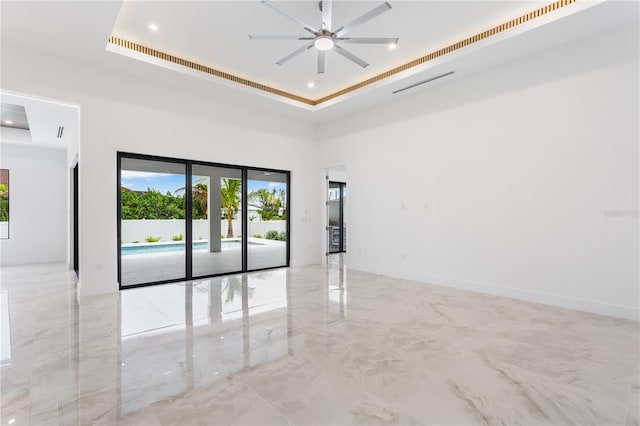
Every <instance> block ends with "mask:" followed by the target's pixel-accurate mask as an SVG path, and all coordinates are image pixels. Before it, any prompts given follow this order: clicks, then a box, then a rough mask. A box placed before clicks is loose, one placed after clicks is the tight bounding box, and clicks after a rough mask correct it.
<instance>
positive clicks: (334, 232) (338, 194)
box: [327, 181, 347, 254]
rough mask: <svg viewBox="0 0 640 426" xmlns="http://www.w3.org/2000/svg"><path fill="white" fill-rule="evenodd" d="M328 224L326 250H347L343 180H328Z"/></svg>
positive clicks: (330, 251)
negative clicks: (327, 248) (327, 246)
mask: <svg viewBox="0 0 640 426" xmlns="http://www.w3.org/2000/svg"><path fill="white" fill-rule="evenodd" d="M327 200H328V202H327V204H328V226H327V232H328V236H327V240H328V245H329V250H328V252H329V253H331V254H333V253H345V252H346V251H347V224H346V220H345V214H344V207H345V203H346V200H347V184H346V183H344V182H334V181H329V193H328V197H327Z"/></svg>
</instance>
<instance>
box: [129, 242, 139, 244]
mask: <svg viewBox="0 0 640 426" xmlns="http://www.w3.org/2000/svg"><path fill="white" fill-rule="evenodd" d="M139 242H140V241H131V243H132V244H137V243H139Z"/></svg>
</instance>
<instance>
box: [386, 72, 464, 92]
mask: <svg viewBox="0 0 640 426" xmlns="http://www.w3.org/2000/svg"><path fill="white" fill-rule="evenodd" d="M453 73H454V71H449V72H448V73H445V74H441V75H437V76H435V77H431V78H428V79H426V80H422V81H419V82H417V83H413V84H412V85H410V86H407V87H403V88H402V89H398V90H395V91H394V92H393V94H394V95H395V94H396V93H400V92H404V91H405V90H409V89H413V88H414V87H417V86H420V85H421V84H425V83H429V82H430V81H434V80H437V79H439V78H442V77H446V76H448V75H451V74H453Z"/></svg>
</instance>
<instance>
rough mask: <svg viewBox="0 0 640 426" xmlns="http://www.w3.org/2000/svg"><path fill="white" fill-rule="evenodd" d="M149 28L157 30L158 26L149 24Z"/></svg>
mask: <svg viewBox="0 0 640 426" xmlns="http://www.w3.org/2000/svg"><path fill="white" fill-rule="evenodd" d="M149 29H150V30H151V31H158V26H157V25H156V24H149Z"/></svg>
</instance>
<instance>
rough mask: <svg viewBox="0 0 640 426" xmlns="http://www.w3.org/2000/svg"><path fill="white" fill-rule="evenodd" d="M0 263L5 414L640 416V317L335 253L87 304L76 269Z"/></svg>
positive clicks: (288, 419)
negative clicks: (461, 285) (524, 297)
mask: <svg viewBox="0 0 640 426" xmlns="http://www.w3.org/2000/svg"><path fill="white" fill-rule="evenodd" d="M1 274H2V275H1V278H2V283H1V291H2V295H3V297H2V298H1V299H0V300H1V301H2V314H3V317H2V318H3V323H2V333H3V336H2V337H3V340H2V343H3V346H2V367H1V382H0V385H1V391H0V392H1V397H2V407H1V408H2V413H1V415H0V423H1V425H28V424H31V425H49V424H51V425H70V424H73V425H85V424H87V425H88V424H96V425H116V424H117V425H120V424H129V425H217V424H224V425H231V424H256V425H269V424H277V425H281V424H320V425H347V424H450V425H475V424H525V425H538V424H540V425H542V424H581V425H582V424H601V425H634V424H635V425H637V424H638V423H639V420H640V415H639V405H638V399H639V396H640V395H639V388H640V386H639V383H638V374H639V372H638V363H639V358H638V357H639V354H638V352H639V324H638V323H637V322H632V321H626V320H621V319H615V318H610V317H604V316H598V315H593V314H588V313H583V312H578V311H571V310H566V309H559V308H554V307H550V306H545V305H539V304H534V303H528V302H522V301H517V300H511V299H507V298H501V297H495V296H489V295H484V294H479V293H473V292H468V291H462V290H456V289H449V288H444V287H438V286H432V285H427V284H423V283H416V282H411V281H405V280H399V279H393V278H388V277H384V276H380V275H373V274H367V273H362V272H356V271H351V270H346V269H344V268H343V267H342V266H341V265H340V264H339V263H338V264H331V265H328V266H312V267H305V268H300V269H297V268H291V269H280V270H273V271H269V272H263V273H255V274H245V275H237V276H231V277H225V278H217V279H210V280H200V281H196V282H189V283H180V284H171V285H164V286H156V287H146V288H140V289H132V290H125V291H122V292H120V293H117V294H112V295H108V296H97V297H91V298H86V299H82V300H81V301H80V302H79V303H78V302H77V301H76V295H75V281H74V279H73V275H72V274H71V273H69V272H68V271H67V270H66V268H65V267H64V266H63V265H33V266H25V267H6V268H2V272H1ZM5 314H6V315H8V318H9V321H8V324H7V321H6V320H5V319H4V318H6V316H5ZM7 333H9V337H10V338H8V339H7V338H6V337H7V336H6V335H7Z"/></svg>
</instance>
